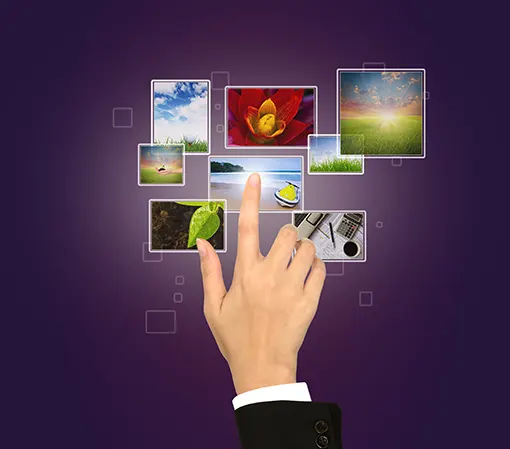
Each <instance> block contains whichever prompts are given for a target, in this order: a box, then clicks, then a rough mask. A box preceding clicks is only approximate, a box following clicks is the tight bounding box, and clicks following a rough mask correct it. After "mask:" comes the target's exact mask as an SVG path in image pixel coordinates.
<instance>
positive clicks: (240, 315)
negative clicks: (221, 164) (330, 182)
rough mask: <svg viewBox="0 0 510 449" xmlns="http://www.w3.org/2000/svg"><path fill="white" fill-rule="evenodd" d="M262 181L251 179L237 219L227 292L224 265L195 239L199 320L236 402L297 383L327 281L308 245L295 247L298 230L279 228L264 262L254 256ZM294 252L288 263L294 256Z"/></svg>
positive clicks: (206, 244) (257, 251) (258, 255)
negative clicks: (303, 348) (199, 286)
mask: <svg viewBox="0 0 510 449" xmlns="http://www.w3.org/2000/svg"><path fill="white" fill-rule="evenodd" d="M259 203H260V176H259V175H258V174H257V173H254V174H252V175H251V176H250V178H249V179H248V181H247V183H246V187H245V190H244V195H243V201H242V204H241V211H240V215H239V237H238V238H239V242H238V250H237V259H236V264H235V269H234V278H233V281H232V286H231V288H230V290H229V291H228V292H227V290H226V289H225V284H224V282H223V275H222V271H221V263H220V260H219V258H218V255H217V254H216V252H215V251H214V249H213V247H212V246H211V245H210V244H209V242H207V241H206V240H202V239H200V240H199V239H197V246H198V251H199V253H200V265H201V269H202V277H203V284H204V314H205V317H206V320H207V323H208V324H209V327H210V328H211V331H212V333H213V335H214V338H215V339H216V342H217V344H218V347H219V349H220V351H221V353H222V354H223V356H224V357H225V359H226V360H227V362H228V364H229V367H230V371H231V373H232V378H233V381H234V386H235V389H236V392H237V394H241V393H243V392H245V391H249V390H254V389H256V388H261V387H265V386H270V385H278V384H286V383H294V382H296V370H297V355H298V351H299V348H300V347H301V344H302V343H303V340H304V338H305V335H306V331H307V330H308V326H309V325H310V323H311V321H312V319H313V317H314V316H315V312H316V310H317V306H318V303H319V297H320V294H321V291H322V287H323V285H324V280H325V278H326V268H325V265H324V262H322V261H321V260H320V259H319V258H317V257H316V256H315V245H314V244H313V243H312V242H311V241H310V240H307V239H306V240H302V241H300V242H297V230H296V227H295V226H293V225H291V224H288V225H285V226H283V227H282V228H281V230H280V232H279V233H278V236H277V238H276V240H275V241H274V243H273V246H272V247H271V250H270V251H269V254H268V255H267V256H266V257H264V256H262V254H261V253H260V248H259V224H258V223H259ZM295 247H296V248H297V251H296V255H295V256H294V258H293V259H292V262H291V263H290V264H289V261H290V259H291V255H292V251H293V249H294V248H295Z"/></svg>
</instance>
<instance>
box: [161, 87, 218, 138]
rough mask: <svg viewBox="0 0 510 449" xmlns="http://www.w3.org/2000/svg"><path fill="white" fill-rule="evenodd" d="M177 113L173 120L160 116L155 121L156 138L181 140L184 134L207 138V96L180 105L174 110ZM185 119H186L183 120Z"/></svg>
mask: <svg viewBox="0 0 510 449" xmlns="http://www.w3.org/2000/svg"><path fill="white" fill-rule="evenodd" d="M172 112H173V113H174V115H175V117H174V118H172V119H171V120H167V119H165V118H159V119H157V120H155V121H154V138H155V140H157V141H160V142H166V140H167V138H170V139H171V140H176V141H178V140H181V139H182V137H183V136H190V137H191V136H192V137H195V138H198V139H200V140H207V121H208V119H209V118H208V111H207V98H206V97H195V98H193V99H192V100H191V103H189V104H188V105H184V106H180V107H178V108H176V109H175V111H172ZM181 118H182V119H185V120H184V121H183V120H181Z"/></svg>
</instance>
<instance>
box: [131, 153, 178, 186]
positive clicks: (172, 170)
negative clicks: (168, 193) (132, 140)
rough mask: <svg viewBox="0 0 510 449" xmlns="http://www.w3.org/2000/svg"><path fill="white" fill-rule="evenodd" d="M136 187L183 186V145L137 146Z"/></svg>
mask: <svg viewBox="0 0 510 449" xmlns="http://www.w3.org/2000/svg"><path fill="white" fill-rule="evenodd" d="M138 170H139V174H138V176H139V177H138V185H140V186H145V185H153V186H155V185H157V186H166V185H177V186H182V185H184V145H183V144H172V145H159V144H140V145H138Z"/></svg>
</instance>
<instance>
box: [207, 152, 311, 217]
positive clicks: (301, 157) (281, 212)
mask: <svg viewBox="0 0 510 449" xmlns="http://www.w3.org/2000/svg"><path fill="white" fill-rule="evenodd" d="M212 157H214V158H222V157H225V158H228V159H232V158H247V157H265V158H269V159H271V158H274V157H277V158H290V157H294V158H300V159H301V209H299V211H298V212H301V211H302V210H303V208H304V207H305V174H304V172H303V168H304V161H303V156H296V155H288V156H287V155H285V156H283V155H274V156H264V155H253V156H244V155H234V156H230V155H227V154H218V155H216V154H215V155H213V156H209V157H208V164H207V196H208V198H209V199H208V201H221V200H216V199H215V198H211V158H212ZM225 201H226V200H225ZM292 211H293V209H290V208H289V210H259V214H288V213H291V212H292ZM240 212H241V211H240V210H234V209H232V210H228V211H227V213H230V214H238V213H240Z"/></svg>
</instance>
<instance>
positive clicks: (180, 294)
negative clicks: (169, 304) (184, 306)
mask: <svg viewBox="0 0 510 449" xmlns="http://www.w3.org/2000/svg"><path fill="white" fill-rule="evenodd" d="M176 296H179V297H180V298H181V300H180V301H176V300H175V297H176ZM173 300H174V302H175V303H176V304H181V303H182V301H183V300H184V295H183V294H182V293H181V292H175V293H174V296H173Z"/></svg>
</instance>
